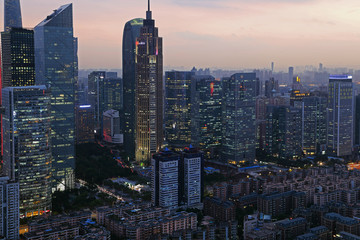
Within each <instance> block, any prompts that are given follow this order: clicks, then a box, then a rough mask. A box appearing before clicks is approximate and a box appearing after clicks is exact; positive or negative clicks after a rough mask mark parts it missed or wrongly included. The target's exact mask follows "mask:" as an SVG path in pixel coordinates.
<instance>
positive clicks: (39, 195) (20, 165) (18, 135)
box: [2, 86, 52, 217]
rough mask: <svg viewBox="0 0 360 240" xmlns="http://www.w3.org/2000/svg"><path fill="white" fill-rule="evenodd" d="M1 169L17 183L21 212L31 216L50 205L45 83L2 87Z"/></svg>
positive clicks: (44, 210)
mask: <svg viewBox="0 0 360 240" xmlns="http://www.w3.org/2000/svg"><path fill="white" fill-rule="evenodd" d="M2 103H3V106H4V107H5V114H4V115H3V132H4V172H5V173H6V175H7V176H9V177H10V179H11V180H15V181H17V182H19V186H20V213H21V215H22V216H26V217H31V216H35V215H40V214H43V213H44V212H46V211H47V210H49V209H50V207H51V179H50V176H51V159H52V156H51V144H50V137H51V136H50V134H51V115H50V114H51V113H50V93H49V91H48V90H47V89H46V87H45V86H29V87H9V88H4V89H3V90H2Z"/></svg>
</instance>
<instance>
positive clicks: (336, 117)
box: [327, 75, 354, 157]
mask: <svg viewBox="0 0 360 240" xmlns="http://www.w3.org/2000/svg"><path fill="white" fill-rule="evenodd" d="M353 118H354V93H353V83H352V76H347V75H345V76H341V75H340V76H339V75H333V76H330V78H329V97H328V113H327V119H328V126H327V147H328V152H329V154H331V155H335V156H338V157H341V156H347V155H351V153H352V147H353V136H354V120H353Z"/></svg>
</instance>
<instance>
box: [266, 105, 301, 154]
mask: <svg viewBox="0 0 360 240" xmlns="http://www.w3.org/2000/svg"><path fill="white" fill-rule="evenodd" d="M301 119H302V118H301V109H300V108H295V107H291V106H268V107H267V120H266V146H265V150H266V151H267V152H268V153H269V154H272V155H274V156H278V157H280V158H297V157H299V156H301V153H302V151H301V150H302V149H301V140H302V137H301V136H302V128H301Z"/></svg>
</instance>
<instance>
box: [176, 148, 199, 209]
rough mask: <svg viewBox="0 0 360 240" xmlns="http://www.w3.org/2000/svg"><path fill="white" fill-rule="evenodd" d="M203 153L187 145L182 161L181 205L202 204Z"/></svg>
mask: <svg viewBox="0 0 360 240" xmlns="http://www.w3.org/2000/svg"><path fill="white" fill-rule="evenodd" d="M203 172H204V158H203V153H202V152H199V151H198V150H197V149H195V148H193V147H192V146H191V145H190V147H186V148H185V150H184V151H183V152H182V153H181V161H180V178H179V183H180V205H183V204H184V205H186V206H188V207H191V206H195V205H197V204H200V203H201V202H202V200H203V192H204V189H203V186H204V184H203Z"/></svg>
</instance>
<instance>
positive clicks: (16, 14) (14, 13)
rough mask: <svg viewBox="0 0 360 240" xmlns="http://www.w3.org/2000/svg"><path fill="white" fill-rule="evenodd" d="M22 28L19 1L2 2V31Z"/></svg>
mask: <svg viewBox="0 0 360 240" xmlns="http://www.w3.org/2000/svg"><path fill="white" fill-rule="evenodd" d="M12 27H14V28H22V19H21V8H20V0H4V30H5V31H8V30H10V29H11V28H12Z"/></svg>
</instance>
